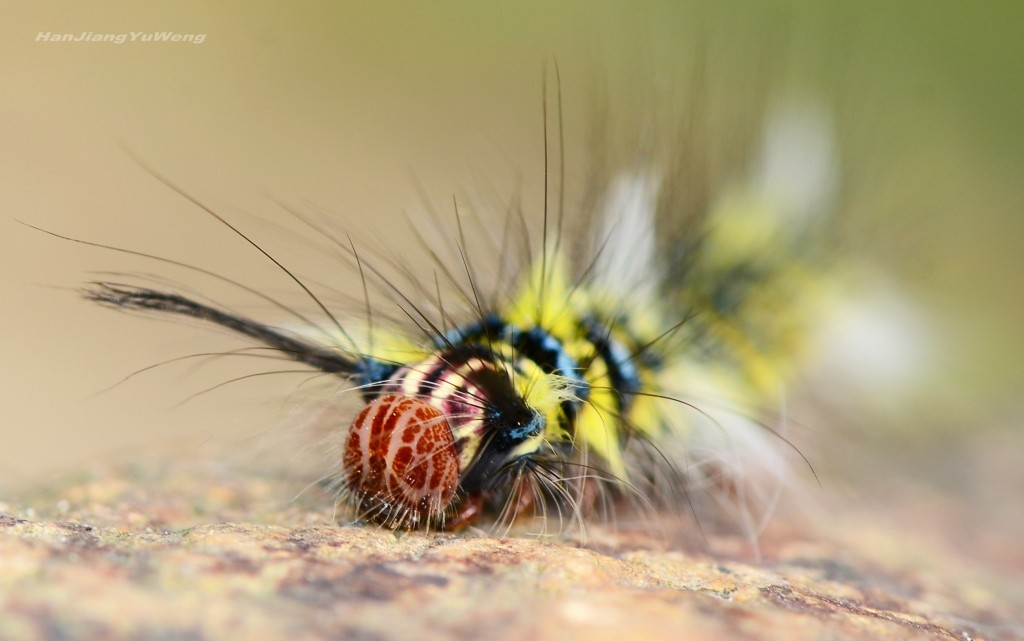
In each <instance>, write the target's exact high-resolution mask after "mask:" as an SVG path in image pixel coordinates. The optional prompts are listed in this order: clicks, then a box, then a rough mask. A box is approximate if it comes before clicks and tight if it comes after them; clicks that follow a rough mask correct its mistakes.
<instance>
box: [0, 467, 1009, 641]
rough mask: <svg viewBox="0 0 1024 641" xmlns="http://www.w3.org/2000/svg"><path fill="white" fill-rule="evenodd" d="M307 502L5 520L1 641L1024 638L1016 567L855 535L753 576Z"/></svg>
mask: <svg viewBox="0 0 1024 641" xmlns="http://www.w3.org/2000/svg"><path fill="white" fill-rule="evenodd" d="M140 469H141V468H140ZM294 490H295V488H294V485H293V484H292V483H291V482H289V481H285V480H279V479H274V478H263V477H259V478H254V477H253V476H252V475H251V474H244V473H235V472H231V471H229V470H226V469H224V468H221V467H218V466H216V465H207V464H203V463H193V464H190V465H189V466H187V467H179V468H169V469H153V468H150V469H148V470H146V471H145V473H142V472H140V471H139V470H132V469H111V470H106V471H98V472H93V473H91V474H88V475H82V476H81V477H80V478H77V479H68V480H66V481H64V482H63V483H61V484H56V485H53V486H51V487H50V488H49V489H48V490H45V491H38V490H37V491H35V492H33V493H31V494H24V495H22V496H18V497H14V499H16V500H14V499H12V500H9V501H7V502H5V503H0V639H4V640H8V639H11V640H16V639H168V640H171V639H174V640H177V639H182V640H184V639H230V638H249V639H334V638H351V639H396V640H397V639H412V638H415V639H518V638H538V639H567V638H585V639H588V640H601V639H615V640H620V639H624V638H629V639H655V638H679V639H705V638H708V639H710V638H715V639H770V638H788V639H880V638H881V639H885V638H888V639H959V640H965V639H1024V632H1022V628H1021V627H1019V626H1018V625H1017V624H1015V623H1014V619H1015V617H1016V607H1019V606H1021V604H1022V603H1024V598H1022V594H1021V588H1020V581H1019V575H1018V576H1017V577H1016V578H1015V577H1014V573H1015V572H1016V571H1019V569H1020V568H999V569H998V570H997V569H990V568H985V567H984V566H979V565H978V564H975V563H972V562H970V561H969V560H966V559H964V558H960V557H958V556H956V555H953V554H951V553H950V552H949V551H948V550H946V549H943V548H942V547H941V545H939V544H933V543H931V542H928V541H926V540H922V539H920V538H917V537H914V536H911V535H909V533H907V532H897V531H892V530H886V529H884V528H881V527H878V526H875V525H874V524H872V523H870V519H867V518H861V517H858V516H857V515H855V514H846V515H843V516H842V517H836V518H835V519H833V520H832V523H831V525H829V526H827V527H823V528H822V531H821V532H818V533H814V534H812V533H810V532H809V531H808V530H807V529H806V528H803V527H801V528H796V527H795V526H789V527H787V526H785V525H782V524H780V525H779V526H778V527H776V528H775V529H774V530H773V532H772V533H771V534H769V535H766V537H765V538H764V539H763V540H762V555H763V556H762V560H761V561H759V562H755V561H753V560H751V559H750V558H749V556H750V555H749V550H748V549H747V548H746V546H745V545H744V544H742V543H741V542H738V541H729V540H724V539H723V540H714V541H711V542H710V544H711V547H712V548H713V549H715V550H716V552H715V553H714V554H712V553H711V552H708V551H707V548H704V549H701V546H694V545H692V544H682V543H673V542H672V541H671V540H670V539H671V537H668V538H665V537H657V538H654V537H651V536H648V535H645V534H643V533H636V532H634V533H628V532H618V533H616V532H611V531H608V530H606V529H603V528H594V529H592V530H590V531H589V536H588V537H587V539H586V540H585V541H580V540H566V539H558V538H547V539H538V538H536V537H529V536H519V537H509V538H504V539H502V538H495V537H491V536H485V535H478V534H473V533H469V534H461V535H453V534H446V533H445V534H429V533H408V534H395V533H393V532H390V531H385V530H381V529H378V528H374V527H360V526H338V525H335V524H333V521H332V516H331V513H330V508H329V507H327V508H325V506H329V505H330V499H329V498H328V497H326V496H324V495H323V494H320V493H319V491H318V490H310V491H308V492H306V493H305V494H303V495H302V497H300V498H299V499H297V500H294V501H288V498H289V497H291V496H292V495H293V494H294Z"/></svg>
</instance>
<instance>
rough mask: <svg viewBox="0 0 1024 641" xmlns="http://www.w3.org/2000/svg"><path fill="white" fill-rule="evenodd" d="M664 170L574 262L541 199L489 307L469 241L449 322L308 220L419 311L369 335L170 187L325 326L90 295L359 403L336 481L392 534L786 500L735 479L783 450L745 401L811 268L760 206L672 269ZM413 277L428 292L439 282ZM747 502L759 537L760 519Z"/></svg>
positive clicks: (785, 350) (797, 316)
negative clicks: (258, 347)
mask: <svg viewBox="0 0 1024 641" xmlns="http://www.w3.org/2000/svg"><path fill="white" fill-rule="evenodd" d="M545 167H546V164H545ZM545 171H547V170H546V169H545ZM154 175H156V174H154ZM157 177H158V178H160V177H159V176H157ZM160 179H161V180H164V179H162V178H160ZM660 180H661V179H660V175H659V174H658V172H657V171H653V170H646V169H644V170H638V171H632V172H629V171H627V172H624V173H623V174H621V175H620V176H619V177H618V178H617V179H616V180H614V181H612V184H611V185H610V186H609V187H608V188H607V189H606V190H605V191H606V194H605V198H604V199H603V203H604V204H603V207H602V211H601V212H589V214H590V218H589V221H587V223H586V224H587V225H588V226H590V227H592V228H598V229H599V232H600V233H599V234H598V235H599V239H598V241H599V242H598V243H597V246H596V248H595V249H592V250H590V252H589V255H587V254H586V253H584V254H583V255H582V256H573V255H570V252H569V251H567V250H566V249H565V247H566V246H568V245H569V243H568V242H563V238H561V237H559V235H558V234H551V236H552V237H551V238H549V237H548V236H549V234H548V216H547V206H546V201H547V194H545V207H544V210H545V211H544V217H543V223H542V224H543V240H542V242H541V243H540V248H539V249H540V251H539V255H537V256H533V257H532V258H530V259H525V260H523V261H522V265H521V266H520V268H519V273H518V274H517V275H516V276H515V278H514V279H513V280H514V281H515V284H514V285H513V286H512V287H508V286H505V287H504V289H503V291H499V292H497V294H498V295H495V296H485V295H484V294H483V293H482V292H481V287H480V284H479V283H478V282H477V278H476V273H475V270H474V269H473V266H472V264H471V263H470V261H469V259H468V257H467V254H466V251H465V249H466V248H465V247H464V241H463V243H460V244H459V247H458V253H459V255H460V257H459V259H460V262H461V263H462V269H461V271H462V272H463V282H464V283H468V286H467V287H466V289H465V290H464V291H463V298H464V304H463V305H462V309H459V310H454V309H453V308H452V307H451V306H450V305H449V306H447V307H446V306H444V305H443V304H442V302H441V299H440V294H438V297H437V299H436V300H424V299H426V298H427V297H425V296H419V299H418V300H414V298H415V297H414V296H413V294H412V293H411V292H410V291H409V290H403V289H402V288H400V287H398V286H396V285H394V284H393V282H392V281H391V280H389V278H388V277H387V276H386V275H385V274H384V272H383V271H382V270H381V269H380V268H379V267H378V266H377V265H374V264H373V262H371V261H367V260H364V259H363V257H361V256H360V254H359V253H358V252H357V250H356V246H355V244H354V243H353V242H352V241H351V240H350V239H346V238H345V237H343V236H339V235H338V234H335V233H334V232H332V231H330V230H325V229H322V228H320V229H318V231H320V232H321V233H323V234H324V236H325V237H326V238H328V239H329V241H330V242H331V245H332V247H333V248H334V250H335V251H336V252H337V253H338V254H339V255H341V256H342V257H343V258H344V259H345V260H347V261H348V262H349V264H350V265H352V266H354V267H355V268H356V270H357V271H358V274H360V276H361V277H362V278H363V282H364V285H365V283H366V282H367V281H372V282H374V283H376V284H377V285H379V289H381V290H383V291H385V292H386V293H387V294H388V295H389V297H390V299H391V301H392V302H393V303H394V304H395V305H396V307H397V308H398V309H399V310H400V311H401V312H402V313H403V314H405V315H406V316H408V318H409V319H411V321H412V325H413V329H412V330H411V331H410V329H409V327H401V326H398V324H396V326H395V327H384V328H382V327H380V326H376V327H372V328H370V329H369V330H368V331H367V332H366V335H365V336H359V332H358V331H357V330H356V329H355V328H354V327H351V326H346V325H345V324H344V323H340V322H338V321H337V320H335V316H334V315H333V314H332V313H331V312H330V310H328V309H327V307H326V306H325V305H324V304H323V303H322V302H321V301H320V299H319V298H317V297H316V296H315V295H314V294H313V292H312V291H311V290H310V289H309V288H308V287H307V286H306V285H305V284H304V283H303V282H302V281H301V280H300V279H299V278H298V277H296V276H294V275H293V274H292V273H291V272H290V271H288V270H287V269H286V268H285V267H284V265H282V264H281V263H279V262H278V261H277V260H276V259H274V258H272V257H271V256H270V254H269V253H267V252H266V251H264V250H263V249H262V248H261V247H260V246H258V245H256V244H255V243H254V242H253V241H252V240H250V239H249V238H248V237H247V236H245V235H244V234H242V232H240V231H239V230H238V229H236V228H235V227H234V226H232V225H231V223H229V222H228V221H227V220H225V219H224V218H223V217H222V216H220V215H219V214H217V213H216V212H214V211H213V210H212V209H210V208H208V207H207V206H205V205H204V204H202V203H201V202H199V201H198V200H197V199H195V198H193V197H192V196H190V195H188V194H187V193H185V192H184V191H183V190H181V189H180V188H178V187H177V186H175V185H173V184H172V183H170V182H168V181H166V180H164V182H165V183H166V184H167V185H168V186H170V187H171V188H173V189H175V190H177V191H179V193H181V194H182V195H183V196H185V197H186V198H188V199H189V200H191V201H192V202H193V203H195V204H197V205H199V206H200V207H201V208H202V209H204V210H205V211H206V212H207V213H209V214H210V215H212V216H213V217H214V218H216V219H217V220H219V221H220V222H221V223H223V224H224V225H226V226H228V227H229V228H231V230H232V231H234V232H235V233H237V234H239V235H240V236H241V237H242V238H244V239H245V240H246V241H248V242H250V243H251V244H253V245H254V246H256V248H257V249H259V251H261V252H263V253H264V254H265V255H266V256H267V257H268V258H270V260H272V261H273V262H274V263H275V264H276V265H277V266H278V267H280V268H281V269H282V270H284V271H285V272H286V273H287V274H288V276H290V277H291V278H292V279H293V280H294V281H295V283H297V284H298V285H299V286H300V287H301V288H302V289H303V290H304V291H305V293H306V294H308V295H309V296H310V297H311V299H312V300H314V301H315V302H316V304H317V305H318V306H319V308H320V309H321V310H322V311H323V312H324V314H325V315H326V317H327V318H329V319H330V320H331V325H329V326H328V327H327V328H324V327H320V328H317V333H316V334H313V333H310V332H308V331H291V330H289V329H285V328H281V327H278V326H274V325H268V324H264V323H261V322H258V321H256V320H252V319H250V318H247V317H244V316H241V315H238V314H235V313H232V312H229V311H227V310H225V309H222V308H220V307H218V306H216V305H214V304H208V303H206V302H200V301H198V300H195V299H194V298H192V297H190V296H185V295H182V294H180V293H177V292H175V291H168V290H164V289H156V288H151V287H148V286H140V285H133V284H124V283H116V282H110V281H101V282H95V283H92V284H91V285H90V286H89V287H88V288H87V289H86V290H85V296H86V297H87V298H88V299H90V300H92V301H95V302H98V303H101V304H104V305H108V306H112V307H115V308H118V309H122V310H133V311H144V312H161V313H164V314H173V315H179V316H187V317H191V318H194V319H199V320H201V321H205V322H208V323H212V324H215V325H219V326H221V327H224V328H227V329H229V330H232V331H234V332H236V333H238V334H241V335H243V336H246V337H248V338H249V339H251V340H254V341H256V342H257V343H260V344H262V345H264V346H266V347H269V348H272V349H274V350H276V351H277V352H279V353H280V354H281V355H283V356H286V357H288V358H290V359H293V360H295V361H298V362H300V363H303V364H305V365H306V366H309V367H310V368H312V369H313V370H318V371H320V372H323V373H326V374H330V375H333V376H336V377H338V378H340V379H342V380H343V381H344V385H345V389H346V390H353V391H358V393H359V394H360V395H361V397H362V400H363V403H364V407H363V409H362V410H361V411H360V412H359V413H358V414H357V415H356V416H355V417H354V419H351V420H344V419H342V420H340V421H339V423H340V424H341V425H342V426H345V427H348V431H347V432H346V433H345V434H344V436H342V437H341V438H339V439H338V442H339V443H341V444H342V446H341V449H342V453H341V455H340V456H339V457H338V458H339V459H340V460H337V461H336V463H337V465H338V467H339V471H338V472H337V473H336V474H335V475H334V478H335V486H336V487H337V489H338V490H339V495H340V497H341V498H342V500H343V501H346V502H348V503H349V504H351V505H352V506H353V507H354V508H355V510H356V513H357V514H358V515H359V517H360V518H362V519H363V520H366V521H369V522H373V523H377V524H380V525H383V526H385V527H390V528H434V529H458V528H461V527H465V526H467V525H469V524H472V523H475V522H478V520H479V519H481V517H487V518H489V519H492V520H495V521H496V522H498V523H511V522H513V521H515V520H516V519H517V518H519V517H521V516H524V515H526V514H534V515H540V516H547V515H550V514H556V515H557V516H558V519H559V521H560V522H562V521H565V520H566V518H567V517H568V518H570V519H571V520H578V521H579V522H581V523H582V522H583V519H584V517H585V516H586V515H588V514H591V513H594V512H602V513H608V512H614V511H615V509H616V507H615V506H616V504H617V502H618V501H619V500H620V499H622V498H624V499H626V500H627V501H629V500H631V501H632V502H633V503H634V504H641V505H651V504H653V502H655V501H659V500H665V499H668V500H670V501H672V502H675V503H679V502H681V501H682V502H685V501H691V498H690V496H689V491H690V488H692V487H695V486H699V485H701V484H705V485H716V486H719V487H721V486H723V485H724V486H726V487H729V488H731V489H730V491H731V492H733V493H734V494H735V493H736V492H737V490H736V488H737V487H740V488H742V489H741V490H740V491H739V494H740V495H741V496H740V498H739V500H740V501H741V502H744V503H746V502H748V501H750V500H752V496H745V495H743V492H746V491H748V490H752V491H753V492H759V493H761V494H762V496H761V497H760V499H759V500H760V501H761V502H762V503H768V502H770V500H771V498H770V495H771V494H772V492H776V491H777V490H778V488H777V487H775V486H774V485H771V484H768V485H767V486H766V487H757V486H756V484H751V483H749V482H738V481H737V479H739V478H741V477H743V476H744V473H745V472H744V470H742V469H740V467H741V466H743V465H746V464H747V462H748V460H749V456H753V457H754V458H759V459H764V460H768V461H772V460H775V458H773V457H776V458H777V455H776V454H774V453H773V451H777V450H778V449H779V448H778V442H782V443H784V444H788V441H786V439H785V437H784V435H781V434H778V433H776V430H775V429H774V428H773V427H772V426H770V425H767V424H765V423H763V422H761V421H759V420H757V419H756V418H754V419H752V418H748V417H747V416H746V415H745V414H744V411H743V409H740V410H737V409H736V407H740V408H749V407H758V406H760V405H763V404H765V403H771V402H774V400H775V399H776V398H777V397H776V396H775V394H776V392H777V390H778V388H779V386H780V385H781V384H783V383H784V382H785V377H786V372H787V368H788V366H789V361H790V360H792V358H791V353H792V352H794V351H796V345H798V344H799V343H800V341H801V339H802V335H803V333H805V315H804V314H803V311H804V310H802V308H801V304H802V303H803V302H804V301H805V300H806V298H807V292H808V291H812V290H813V289H814V286H813V283H814V282H815V279H814V278H813V277H812V276H811V274H812V273H813V269H812V268H810V263H809V262H808V261H806V260H805V259H806V256H805V255H803V253H802V252H801V251H800V250H799V249H798V247H799V242H796V241H794V240H793V238H794V237H796V236H798V234H794V233H793V232H791V231H790V228H791V225H790V224H789V221H787V220H786V219H785V218H784V217H780V216H777V215H774V214H773V212H772V211H770V210H769V208H768V207H767V205H765V204H764V203H759V202H758V201H757V200H756V199H754V200H748V202H747V205H748V206H746V207H737V206H736V204H735V202H731V201H725V202H726V204H725V205H721V206H719V207H717V208H715V209H712V210H711V211H707V212H704V213H703V214H702V215H701V216H700V217H699V218H698V220H697V221H696V224H690V225H687V226H686V228H687V229H690V232H689V235H688V236H685V237H681V238H671V239H670V240H671V241H672V244H671V246H672V247H673V248H674V252H675V253H676V254H677V255H675V256H672V254H673V252H668V254H669V258H671V264H668V265H667V266H666V265H665V264H664V263H665V256H664V255H665V253H666V252H664V251H662V250H660V249H659V248H658V243H659V240H660V241H664V238H662V236H664V235H665V234H664V233H663V230H660V229H659V228H658V224H657V221H659V220H661V219H662V218H664V212H662V211H659V208H661V209H664V207H665V206H666V203H668V204H669V205H670V204H671V201H670V200H667V199H663V198H662V199H659V192H658V189H659V185H660ZM751 203H753V204H751ZM293 213H294V212H293ZM297 215H299V214H297ZM299 216H300V218H301V215H299ZM456 216H458V214H457V207H456ZM587 216H588V212H584V214H583V216H582V217H583V218H584V219H586V218H587ZM303 221H304V222H308V221H307V220H305V219H303ZM691 222H693V221H691ZM510 226H511V225H508V224H506V225H505V229H506V235H507V234H508V229H509V227H510ZM675 227H676V228H682V227H683V226H680V225H675ZM561 229H562V221H561V217H559V220H558V230H559V231H561ZM752 230H753V231H752ZM461 231H462V229H461V221H460V222H459V232H460V235H461ZM501 242H502V244H503V245H508V244H511V242H512V241H511V240H510V239H509V238H507V237H506V238H503V239H502V241H501ZM526 244H527V245H529V242H528V241H527V243H526ZM499 253H502V254H504V252H503V251H500V252H499ZM435 260H437V261H438V264H436V265H434V266H433V269H432V270H431V271H432V272H433V277H434V279H435V280H436V279H437V273H439V272H440V273H443V274H445V275H446V276H447V277H448V278H449V280H452V281H453V282H454V281H455V280H456V278H455V277H454V276H453V275H452V274H453V270H452V269H451V268H450V266H449V265H445V264H442V263H441V262H440V261H439V259H437V258H436V255H435ZM170 262H173V261H170ZM391 262H392V264H393V265H394V264H399V263H398V261H395V260H392V261H391ZM401 270H402V272H403V273H404V274H405V275H410V274H411V275H414V276H415V275H417V273H422V272H423V270H416V269H413V268H411V267H409V266H407V265H402V266H401ZM417 282H418V287H417V288H416V289H418V290H419V291H420V293H422V292H425V291H429V290H430V288H429V287H427V286H426V285H424V284H423V283H422V282H419V281H417ZM249 291H253V290H251V289H250V290H249ZM369 307H370V305H369V299H367V313H369ZM716 404H723V406H722V407H719V406H717V405H716ZM729 404H731V406H726V405H729ZM738 425H739V426H742V427H741V428H737V426H738ZM737 430H738V431H737ZM702 431H703V432H704V433H708V432H710V433H716V434H719V437H718V438H719V440H720V441H726V442H729V443H730V444H733V443H734V441H737V440H743V439H742V438H739V437H738V435H739V434H740V433H741V432H742V433H743V434H745V435H747V436H744V437H743V438H747V437H748V436H749V435H750V434H755V435H756V437H755V438H754V439H753V440H752V441H751V442H752V443H753V445H750V444H749V443H747V444H745V445H744V446H743V447H745V448H746V449H747V451H748V452H747V456H748V458H746V459H742V460H741V459H736V461H732V462H730V461H731V459H729V458H728V457H722V456H719V455H717V454H716V455H715V456H710V455H708V451H709V450H710V449H712V448H710V446H708V445H707V443H708V441H707V439H702V438H701V437H700V436H699V435H700V434H701V433H702ZM772 441H775V442H774V443H772ZM731 446H732V445H730V447H731ZM719 449H722V448H721V447H719ZM751 452H752V454H751ZM772 465H773V464H771V463H768V464H765V467H766V468H770V467H772ZM723 479H724V480H723ZM739 512H740V513H742V514H743V517H742V519H741V520H743V521H744V523H743V527H744V528H745V529H746V530H747V531H748V533H751V534H753V535H756V532H757V531H758V530H759V529H760V528H761V527H763V522H758V519H757V518H751V515H750V514H749V513H748V512H747V511H746V510H745V509H741V510H739Z"/></svg>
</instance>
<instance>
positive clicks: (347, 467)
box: [342, 394, 459, 528]
mask: <svg viewBox="0 0 1024 641" xmlns="http://www.w3.org/2000/svg"><path fill="white" fill-rule="evenodd" d="M342 466H343V470H344V473H345V479H346V481H347V484H348V489H349V490H350V491H352V492H353V493H354V494H355V496H357V497H358V498H359V502H360V508H361V511H362V512H363V517H364V518H366V519H369V520H371V521H374V522H377V523H381V524H384V525H387V526H388V527H395V528H397V527H416V526H417V525H420V524H422V522H423V521H430V520H434V519H436V518H437V517H440V516H441V515H443V514H444V511H445V509H446V508H447V507H448V506H449V505H450V504H451V502H452V499H453V498H454V497H455V489H456V487H457V486H458V484H459V457H458V452H456V450H455V440H454V438H453V437H452V430H451V427H450V426H449V425H448V421H447V420H446V419H445V416H444V414H442V413H441V411H440V410H438V409H436V408H435V407H433V406H432V405H430V404H428V403H426V402H425V401H422V400H419V399H416V398H410V397H407V396H397V395H393V394H388V395H385V396H381V397H378V398H376V399H374V400H372V401H371V402H370V403H369V404H367V405H366V407H364V408H363V410H362V411H361V412H359V416H357V417H356V420H355V421H354V422H353V423H352V429H351V430H350V431H349V434H348V440H347V441H346V443H345V452H344V454H343V456H342Z"/></svg>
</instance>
